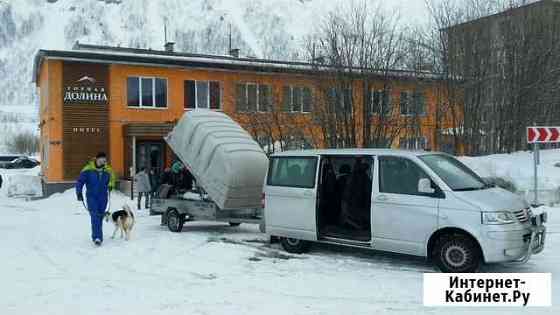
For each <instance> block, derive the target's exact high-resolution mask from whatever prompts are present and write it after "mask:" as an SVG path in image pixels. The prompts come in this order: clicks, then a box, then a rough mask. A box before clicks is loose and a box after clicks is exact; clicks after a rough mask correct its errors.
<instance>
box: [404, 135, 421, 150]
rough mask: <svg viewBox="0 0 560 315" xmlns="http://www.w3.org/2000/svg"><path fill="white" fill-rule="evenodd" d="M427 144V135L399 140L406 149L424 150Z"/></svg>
mask: <svg viewBox="0 0 560 315" xmlns="http://www.w3.org/2000/svg"><path fill="white" fill-rule="evenodd" d="M426 145H427V140H426V137H411V138H400V140H399V147H400V148H401V149H405V150H424V149H426Z"/></svg>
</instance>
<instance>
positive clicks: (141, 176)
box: [134, 167, 152, 210]
mask: <svg viewBox="0 0 560 315" xmlns="http://www.w3.org/2000/svg"><path fill="white" fill-rule="evenodd" d="M134 183H135V186H136V190H137V191H138V210H140V209H142V196H144V198H145V204H144V205H145V208H146V209H147V208H148V205H149V204H150V192H151V191H152V187H151V185H150V176H149V175H148V173H147V172H146V168H145V167H142V168H141V169H140V172H138V173H136V175H134Z"/></svg>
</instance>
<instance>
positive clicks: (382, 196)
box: [375, 195, 389, 201]
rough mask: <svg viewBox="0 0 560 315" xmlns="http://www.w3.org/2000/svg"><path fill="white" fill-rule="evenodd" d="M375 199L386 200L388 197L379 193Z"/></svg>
mask: <svg viewBox="0 0 560 315" xmlns="http://www.w3.org/2000/svg"><path fill="white" fill-rule="evenodd" d="M375 200H377V201H387V200H389V198H388V197H387V196H385V195H381V196H379V197H377V198H375Z"/></svg>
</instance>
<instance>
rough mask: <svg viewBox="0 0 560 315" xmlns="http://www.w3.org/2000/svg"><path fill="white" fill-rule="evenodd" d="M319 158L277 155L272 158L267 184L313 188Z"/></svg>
mask: <svg viewBox="0 0 560 315" xmlns="http://www.w3.org/2000/svg"><path fill="white" fill-rule="evenodd" d="M316 169H317V158H315V157H276V158H272V160H271V162H270V166H269V170H268V180H267V185H269V186H285V187H300V188H313V187H315V173H316Z"/></svg>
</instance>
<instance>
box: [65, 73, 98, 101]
mask: <svg viewBox="0 0 560 315" xmlns="http://www.w3.org/2000/svg"><path fill="white" fill-rule="evenodd" d="M108 101H109V98H108V97H107V90H106V88H105V86H103V85H100V84H98V81H97V80H96V79H95V78H93V77H91V76H88V75H84V76H82V77H81V78H79V79H78V80H76V81H75V82H72V84H69V85H66V86H65V90H64V103H65V104H70V103H71V104H76V103H79V104H100V105H106V104H107V102H108Z"/></svg>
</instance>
